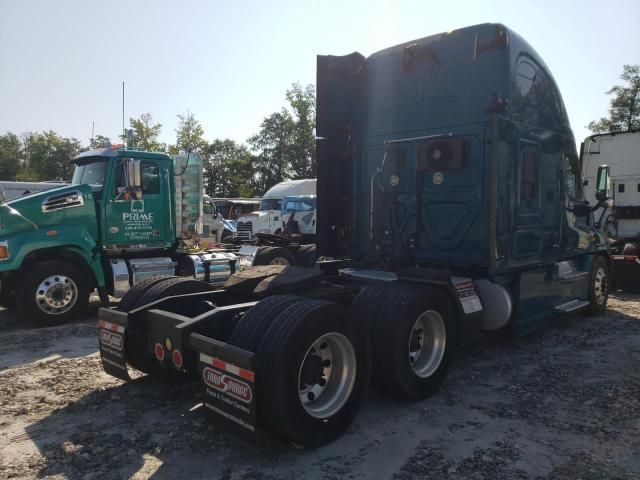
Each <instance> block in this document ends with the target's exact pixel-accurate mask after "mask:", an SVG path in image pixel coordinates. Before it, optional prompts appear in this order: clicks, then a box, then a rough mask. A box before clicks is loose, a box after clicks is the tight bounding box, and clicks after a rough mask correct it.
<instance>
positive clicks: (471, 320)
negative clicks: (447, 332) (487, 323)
mask: <svg viewBox="0 0 640 480" xmlns="http://www.w3.org/2000/svg"><path fill="white" fill-rule="evenodd" d="M450 281H451V287H452V289H453V291H454V292H455V295H456V297H455V298H456V300H457V303H458V311H459V313H460V315H461V325H460V332H459V333H460V338H461V340H462V342H461V343H462V344H464V345H469V344H472V343H475V342H477V341H478V340H479V339H480V337H481V336H482V323H483V315H484V311H483V308H482V301H481V300H480V295H478V291H477V290H476V286H475V285H474V283H473V280H472V279H470V278H466V277H453V276H452V277H451V279H450Z"/></svg>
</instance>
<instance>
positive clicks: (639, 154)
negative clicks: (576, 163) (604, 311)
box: [581, 130, 640, 290]
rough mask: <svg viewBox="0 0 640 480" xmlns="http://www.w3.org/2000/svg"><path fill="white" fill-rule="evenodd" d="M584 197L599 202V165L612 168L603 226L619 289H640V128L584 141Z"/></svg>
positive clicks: (582, 153)
mask: <svg viewBox="0 0 640 480" xmlns="http://www.w3.org/2000/svg"><path fill="white" fill-rule="evenodd" d="M581 159H582V171H583V172H584V174H583V175H584V177H583V182H582V183H583V187H584V198H585V200H587V201H588V202H589V203H593V202H596V201H597V200H596V191H597V188H598V185H596V178H597V173H598V168H599V165H606V167H607V168H608V169H609V182H610V184H609V185H607V189H608V191H609V192H610V195H609V196H610V198H611V199H610V201H609V202H610V203H609V207H608V208H607V209H606V212H605V213H604V215H603V217H602V218H603V220H602V222H601V227H602V228H603V229H604V231H605V232H606V234H607V236H608V237H609V240H610V242H611V249H612V253H613V255H612V257H611V259H612V263H613V273H614V275H613V281H614V284H615V286H616V287H617V288H621V289H624V290H640V131H638V130H636V131H629V132H612V133H602V134H596V135H592V136H590V137H587V138H586V139H585V140H584V142H583V143H582V152H581Z"/></svg>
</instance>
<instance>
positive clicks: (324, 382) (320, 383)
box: [318, 378, 327, 387]
mask: <svg viewBox="0 0 640 480" xmlns="http://www.w3.org/2000/svg"><path fill="white" fill-rule="evenodd" d="M326 384H327V381H326V380H325V379H324V378H321V379H320V380H318V385H320V386H321V387H324V386H325V385H326Z"/></svg>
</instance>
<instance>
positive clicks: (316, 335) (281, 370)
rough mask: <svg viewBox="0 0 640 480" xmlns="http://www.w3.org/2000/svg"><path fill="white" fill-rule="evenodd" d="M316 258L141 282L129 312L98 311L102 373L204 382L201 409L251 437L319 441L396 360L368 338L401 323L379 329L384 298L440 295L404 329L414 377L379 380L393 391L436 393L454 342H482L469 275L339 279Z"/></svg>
mask: <svg viewBox="0 0 640 480" xmlns="http://www.w3.org/2000/svg"><path fill="white" fill-rule="evenodd" d="M320 265H321V267H322V268H323V269H324V273H323V272H322V271H321V270H320V269H305V268H300V267H279V266H266V267H255V268H253V269H251V270H247V271H245V272H240V273H239V274H237V275H236V276H235V277H232V281H231V282H230V283H228V284H227V286H226V288H224V289H220V290H210V289H209V288H208V285H206V284H204V283H202V282H197V281H195V280H183V279H171V278H169V279H155V280H152V281H151V282H149V281H147V283H146V284H145V283H141V284H139V285H138V286H136V287H134V288H133V289H132V290H130V292H129V293H128V294H127V296H126V297H124V298H123V301H124V302H125V304H126V305H125V306H126V308H128V311H121V310H116V309H108V308H102V309H100V312H99V318H100V320H99V338H100V354H101V358H102V363H103V367H104V370H105V371H106V372H107V373H109V374H110V375H113V376H115V377H117V378H120V379H122V380H129V379H130V377H129V374H128V367H127V365H131V366H133V367H135V368H138V369H140V370H142V371H144V372H146V373H148V374H151V375H153V376H155V377H157V378H159V379H161V380H164V381H168V382H180V381H183V380H185V379H189V378H191V379H198V380H199V382H200V383H201V385H202V390H203V394H204V407H206V410H207V411H208V412H209V413H211V414H212V415H213V417H214V418H215V421H216V423H218V424H220V425H221V426H223V427H225V429H227V430H230V431H233V432H235V433H237V434H239V435H241V436H242V437H243V438H245V439H249V440H256V439H259V438H261V436H262V434H263V433H264V432H265V431H270V432H271V433H275V434H276V435H278V436H281V437H284V438H285V439H287V440H289V441H292V442H293V443H295V444H299V445H304V446H313V445H318V444H323V443H326V442H328V441H330V440H332V439H334V438H335V437H337V436H338V435H340V434H341V433H342V432H343V431H344V430H345V429H346V428H347V427H348V426H349V424H350V422H351V420H352V419H353V417H354V416H355V414H356V413H357V410H358V409H359V406H360V404H361V401H362V399H363V397H364V395H365V393H366V391H367V389H368V387H369V383H370V377H371V371H372V365H373V366H374V368H375V364H376V361H378V362H380V361H381V360H382V359H383V358H384V357H387V356H388V355H391V356H397V355H398V353H397V352H394V351H391V352H387V351H385V350H387V349H388V348H396V347H393V346H389V345H387V342H386V341H383V342H380V341H377V342H376V341H374V339H373V338H372V337H373V336H378V335H380V332H382V331H385V328H387V330H388V329H389V328H392V329H394V330H396V323H395V319H394V320H393V321H391V322H387V325H386V326H385V325H384V324H382V325H376V327H375V328H376V331H375V332H374V331H373V320H374V318H375V317H376V314H377V313H378V310H380V308H381V307H382V305H383V303H385V301H386V304H390V303H393V298H397V300H399V301H403V302H404V304H411V302H412V300H411V299H412V298H415V297H416V295H418V296H420V297H424V296H425V295H426V296H427V297H429V298H431V299H434V298H436V299H439V300H440V301H441V304H440V306H438V304H437V302H436V304H435V305H436V306H434V307H433V310H430V311H429V312H430V313H429V315H431V317H428V316H427V317H424V318H423V312H418V313H419V314H420V315H418V317H417V318H412V319H410V321H409V323H407V328H409V329H410V331H408V332H405V333H407V335H408V336H407V337H406V339H405V338H404V337H403V338H402V341H401V342H400V343H401V345H402V346H401V347H400V349H401V350H403V349H404V348H405V347H407V345H405V343H407V342H405V340H408V343H409V345H408V351H406V352H403V353H401V354H400V355H401V356H404V355H409V357H410V358H409V360H410V362H413V363H411V365H412V368H413V369H414V370H413V371H414V373H415V378H410V379H408V380H407V381H406V382H404V384H403V380H402V379H401V377H402V375H398V372H397V371H396V370H393V369H389V368H388V367H385V368H387V370H388V371H385V372H382V371H381V372H377V375H376V376H377V377H379V378H378V381H377V382H374V384H377V385H378V386H379V387H381V388H382V389H393V390H394V391H393V392H390V393H392V394H394V396H398V397H401V398H410V399H417V398H424V397H427V396H429V395H431V394H432V393H434V392H435V391H436V390H437V388H438V386H439V384H440V383H441V381H442V380H443V379H444V376H445V374H446V370H447V367H448V363H449V360H450V358H451V356H452V353H453V350H454V348H455V346H456V345H457V344H460V343H470V342H471V341H475V340H477V339H478V338H479V335H480V326H481V323H482V321H481V317H482V306H481V302H480V299H479V297H478V294H477V291H476V289H475V286H474V283H473V282H472V281H471V279H468V278H459V277H446V276H442V274H441V273H439V274H438V275H436V276H431V277H430V278H429V276H421V277H418V276H413V275H412V272H410V271H409V272H406V273H405V274H406V276H403V275H399V276H396V275H395V274H384V273H383V272H361V273H354V272H353V271H350V270H349V269H346V270H344V269H343V270H342V272H341V273H342V274H339V272H338V267H340V266H342V262H339V261H327V262H321V263H320ZM153 282H155V285H152V286H151V287H149V284H150V283H153ZM185 282H186V283H185ZM390 282H391V283H390ZM196 283H197V284H198V285H200V290H201V291H199V292H195V293H184V294H177V295H172V294H171V293H172V292H171V290H170V288H174V289H175V288H176V287H178V286H180V284H184V287H183V291H189V292H194V290H195V289H194V286H195V285H196ZM154 288H155V289H156V290H157V291H158V292H162V293H159V294H158V296H157V299H156V300H153V301H151V302H148V303H145V304H136V302H135V301H133V302H132V300H131V299H132V298H133V297H138V298H139V299H141V300H142V299H146V300H143V301H144V302H147V301H148V299H149V298H151V297H149V292H150V291H151V290H152V289H154ZM383 292H384V295H382V293H383ZM145 294H146V296H145ZM389 297H392V299H391V300H389ZM443 299H444V303H442V300H443ZM452 300H453V304H455V305H453V304H452V302H451V301H452ZM131 305H134V306H133V308H130V309H129V307H130V306H131ZM387 308H388V307H387ZM397 308H400V309H401V307H397ZM433 320H435V321H433ZM378 323H383V322H380V321H379V322H378ZM409 324H410V325H409ZM392 336H393V335H392ZM428 336H430V337H431V338H432V339H433V341H432V342H431V343H429V341H428V339H427V337H428ZM390 342H391V343H393V341H392V340H390ZM454 344H455V345H454ZM376 359H378V360H376ZM412 359H413V360H412ZM385 360H386V359H385ZM405 373H406V372H405ZM296 375H297V379H296V378H295V377H296ZM380 379H383V380H384V381H383V382H382V383H381V382H380ZM296 387H297V388H296Z"/></svg>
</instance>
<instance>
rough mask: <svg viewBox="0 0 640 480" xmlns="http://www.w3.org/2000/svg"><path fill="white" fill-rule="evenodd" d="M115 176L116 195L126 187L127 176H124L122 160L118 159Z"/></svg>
mask: <svg viewBox="0 0 640 480" xmlns="http://www.w3.org/2000/svg"><path fill="white" fill-rule="evenodd" d="M115 177H116V181H115V186H116V191H115V194H116V196H117V195H118V194H119V193H121V192H122V191H123V190H124V189H125V188H126V187H127V178H126V176H125V173H124V162H123V161H119V162H118V164H117V165H116V170H115Z"/></svg>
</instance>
